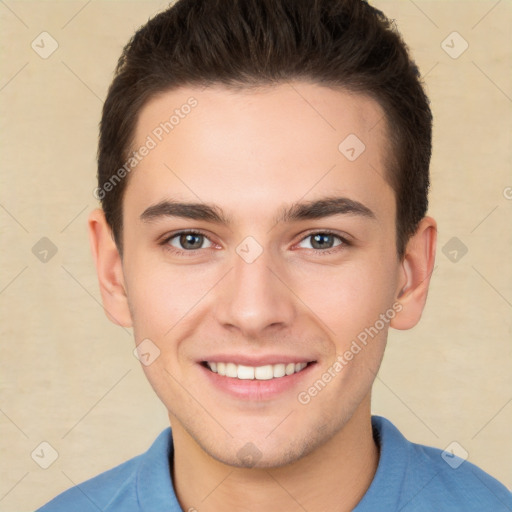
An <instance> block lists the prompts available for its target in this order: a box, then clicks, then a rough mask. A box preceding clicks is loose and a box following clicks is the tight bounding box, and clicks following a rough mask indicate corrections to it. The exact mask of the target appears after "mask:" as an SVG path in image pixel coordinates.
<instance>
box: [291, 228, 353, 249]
mask: <svg viewBox="0 0 512 512" xmlns="http://www.w3.org/2000/svg"><path fill="white" fill-rule="evenodd" d="M342 244H344V245H348V243H347V241H346V240H345V239H343V238H342V237H341V236H339V235H335V234H334V233H328V232H318V233H311V234H310V235H308V236H307V237H306V238H304V239H303V240H302V241H301V242H300V243H299V247H302V248H303V249H315V250H326V249H332V248H334V247H337V246H339V245H342Z"/></svg>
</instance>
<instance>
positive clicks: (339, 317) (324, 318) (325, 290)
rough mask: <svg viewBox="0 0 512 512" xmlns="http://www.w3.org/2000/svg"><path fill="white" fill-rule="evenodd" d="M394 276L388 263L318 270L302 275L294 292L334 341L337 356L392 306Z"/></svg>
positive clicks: (358, 263)
mask: <svg viewBox="0 0 512 512" xmlns="http://www.w3.org/2000/svg"><path fill="white" fill-rule="evenodd" d="M396 275H397V273H396V263H395V266H393V263H392V262H391V261H390V262H389V263H385V262H384V261H382V260H381V261H372V262H369V261H365V260H361V261H352V262H347V263H346V264H342V265H340V266H339V267H320V266H319V267H318V268H317V269H315V271H310V272H307V273H305V274H304V275H303V276H302V277H301V279H300V280H298V281H297V285H296V286H297V287H296V288H295V289H296V290H298V293H297V294H298V295H299V296H300V297H301V299H302V301H303V302H304V304H305V305H306V306H307V307H308V308H309V309H310V310H311V311H313V313H314V314H315V315H316V316H317V317H318V318H319V319H320V321H321V322H322V323H323V324H324V327H325V328H326V329H327V331H328V334H329V335H330V337H331V338H332V339H333V340H336V344H337V345H339V346H337V347H336V348H337V351H338V352H339V350H340V349H341V348H343V346H344V345H345V344H346V343H349V344H350V341H351V340H352V339H354V338H355V337H357V335H358V334H359V333H360V332H361V331H363V330H364V329H365V328H368V327H370V326H372V325H374V324H375V322H376V321H377V320H378V319H379V315H380V314H382V313H385V312H386V311H387V310H388V309H389V308H390V307H391V306H392V303H393V297H394V286H395V285H394V283H395V280H396ZM299 283H300V284H299Z"/></svg>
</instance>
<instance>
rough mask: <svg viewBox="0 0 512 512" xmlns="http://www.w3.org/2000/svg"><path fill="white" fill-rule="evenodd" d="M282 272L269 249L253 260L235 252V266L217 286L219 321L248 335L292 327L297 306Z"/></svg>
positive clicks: (245, 335)
mask: <svg viewBox="0 0 512 512" xmlns="http://www.w3.org/2000/svg"><path fill="white" fill-rule="evenodd" d="M279 269H280V270H281V271H280V270H279ZM283 274H285V272H284V269H282V268H281V267H278V266H277V265H276V264H273V262H272V261H271V257H270V255H269V253H268V252H266V251H264V252H263V253H262V254H261V255H260V256H259V257H258V258H257V259H256V260H255V261H253V262H252V263H248V262H247V261H245V260H244V259H243V258H242V257H239V256H238V254H235V255H234V268H233V269H232V271H231V272H229V274H228V275H227V276H226V280H225V281H224V283H223V285H222V286H221V287H219V289H218V290H217V296H216V306H215V314H216V319H217V321H218V322H219V323H220V324H221V325H222V326H223V327H224V328H227V329H230V330H238V331H239V333H238V334H240V335H243V336H244V337H245V338H246V339H251V338H252V339H257V338H261V336H263V335H265V334H267V335H268V334H269V332H270V331H275V330H281V329H283V330H285V329H286V328H288V327H290V325H291V324H292V322H293V319H294V317H295V315H296V307H295V304H294V294H293V291H292V290H291V289H290V288H289V287H288V285H287V283H286V276H285V275H283Z"/></svg>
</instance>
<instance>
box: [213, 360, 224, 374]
mask: <svg viewBox="0 0 512 512" xmlns="http://www.w3.org/2000/svg"><path fill="white" fill-rule="evenodd" d="M210 370H212V372H213V371H214V370H213V368H212V367H211V366H210ZM217 373H218V374H219V375H226V363H217Z"/></svg>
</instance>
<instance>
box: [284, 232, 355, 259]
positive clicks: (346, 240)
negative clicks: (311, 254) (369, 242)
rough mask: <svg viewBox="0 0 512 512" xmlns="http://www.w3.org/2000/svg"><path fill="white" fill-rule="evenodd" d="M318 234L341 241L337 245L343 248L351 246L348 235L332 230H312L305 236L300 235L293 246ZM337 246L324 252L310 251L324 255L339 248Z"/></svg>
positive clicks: (319, 250)
mask: <svg viewBox="0 0 512 512" xmlns="http://www.w3.org/2000/svg"><path fill="white" fill-rule="evenodd" d="M319 234H322V235H332V236H335V237H337V238H338V239H339V240H340V241H341V244H339V245H345V246H348V245H352V241H351V237H350V236H349V235H348V234H344V233H339V232H338V231H335V230H332V229H312V230H310V231H307V232H306V233H305V234H304V233H303V234H302V235H301V238H300V240H299V241H298V242H297V243H295V244H294V246H295V245H298V244H299V243H301V242H303V241H304V240H305V239H306V238H309V237H310V236H314V235H319ZM339 245H338V246H335V247H331V249H324V250H321V249H312V250H314V251H315V252H323V253H325V252H327V251H329V250H334V249H335V248H336V247H339Z"/></svg>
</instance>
